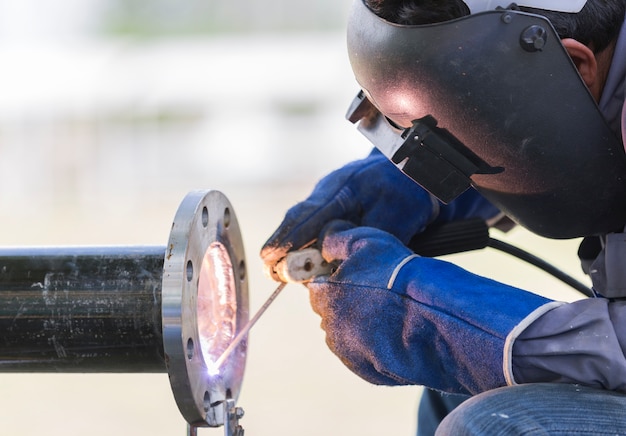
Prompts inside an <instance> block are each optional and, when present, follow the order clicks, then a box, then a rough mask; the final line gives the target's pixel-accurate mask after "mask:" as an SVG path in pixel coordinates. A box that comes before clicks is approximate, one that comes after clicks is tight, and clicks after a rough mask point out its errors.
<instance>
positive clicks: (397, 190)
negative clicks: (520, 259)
mask: <svg viewBox="0 0 626 436" xmlns="http://www.w3.org/2000/svg"><path fill="white" fill-rule="evenodd" d="M440 212H441V213H442V219H443V221H451V220H455V219H462V218H469V217H477V216H482V217H484V218H485V219H487V218H490V217H492V216H494V215H496V214H497V213H498V210H497V209H496V208H495V207H494V206H492V205H491V204H490V203H489V202H487V200H485V199H484V198H483V197H482V196H480V194H478V193H477V192H476V191H474V190H473V189H470V190H468V191H467V192H466V193H464V194H463V195H462V196H461V197H459V198H458V199H456V200H455V201H454V202H452V203H451V204H450V205H447V206H444V205H441V204H440V203H439V202H438V201H437V200H436V199H435V198H434V197H432V196H431V195H430V194H429V193H428V192H426V191H425V190H424V189H423V188H422V187H421V186H419V185H418V184H417V183H415V182H414V181H413V180H411V179H410V178H409V177H407V176H406V175H405V174H404V173H402V172H401V171H400V170H399V169H398V168H397V167H396V166H395V165H394V164H393V163H392V162H391V161H389V159H387V157H385V156H384V155H383V154H382V153H380V152H379V151H378V150H377V149H374V150H373V151H372V152H371V153H370V155H369V156H368V157H366V158H365V159H362V160H358V161H355V162H352V163H349V164H348V165H346V166H344V167H342V168H340V169H338V170H336V171H334V172H332V173H330V174H329V175H327V176H326V177H324V178H323V179H322V180H320V182H319V183H318V184H317V185H316V186H315V188H314V190H313V192H312V193H311V195H310V196H309V197H308V198H307V199H306V200H304V201H302V202H300V203H298V204H296V205H295V206H293V207H292V208H291V209H289V210H288V211H287V214H286V215H285V218H284V219H283V222H282V223H281V224H280V226H279V227H278V229H277V230H276V231H275V232H274V234H273V235H272V236H270V238H269V239H268V240H267V242H266V243H265V245H264V246H263V248H262V249H261V258H262V259H263V261H264V263H265V265H266V266H267V267H269V268H270V270H271V267H273V266H274V265H275V264H276V263H277V262H278V261H279V260H281V259H282V258H283V257H285V255H286V254H287V252H288V251H291V250H297V249H300V248H302V247H304V246H307V245H309V244H310V243H311V242H313V241H314V240H315V239H316V238H317V236H318V234H319V232H320V231H321V230H322V228H323V227H324V226H325V225H326V224H328V223H329V222H330V221H332V220H335V219H342V220H347V221H350V222H352V223H353V224H355V225H359V226H369V227H375V228H378V229H381V230H384V231H386V232H389V233H391V234H393V235H394V236H396V237H397V238H399V239H400V240H401V241H402V242H403V243H405V244H406V243H408V242H409V240H410V239H411V237H412V236H414V235H416V234H417V233H419V232H421V231H423V230H424V228H425V227H426V226H427V225H428V224H430V223H431V222H433V221H434V220H435V219H436V218H437V217H438V216H439V214H440ZM440 221H441V219H440Z"/></svg>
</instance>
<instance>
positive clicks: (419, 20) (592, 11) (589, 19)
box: [365, 0, 626, 53]
mask: <svg viewBox="0 0 626 436" xmlns="http://www.w3.org/2000/svg"><path fill="white" fill-rule="evenodd" d="M365 3H366V4H367V6H368V7H369V8H370V9H371V10H372V11H373V12H374V13H375V14H376V15H378V16H380V17H382V18H384V19H386V20H387V21H391V22H393V23H398V24H429V23H438V22H442V21H447V20H452V19H454V18H459V17H462V16H464V15H468V14H469V8H468V7H467V5H466V4H465V3H464V2H463V1H461V0H365ZM508 4H509V3H508V2H507V1H503V5H504V6H506V5H508ZM519 9H520V10H522V11H524V12H530V13H533V14H537V15H543V16H544V17H546V18H547V19H548V20H550V22H551V23H552V25H553V26H554V28H555V29H556V31H557V33H558V34H559V36H560V37H561V38H574V39H575V40H577V41H579V42H582V43H583V44H585V45H588V46H590V47H591V48H592V49H593V51H594V52H595V53H599V52H601V51H602V50H604V49H605V48H607V47H608V46H609V45H610V44H611V43H612V42H613V41H615V40H616V39H617V36H618V34H619V31H620V29H621V27H622V23H623V21H624V14H626V1H624V0H588V1H587V3H586V4H585V7H584V8H583V9H582V10H581V11H580V12H579V13H577V14H571V13H565V12H554V11H546V10H543V9H532V8H519Z"/></svg>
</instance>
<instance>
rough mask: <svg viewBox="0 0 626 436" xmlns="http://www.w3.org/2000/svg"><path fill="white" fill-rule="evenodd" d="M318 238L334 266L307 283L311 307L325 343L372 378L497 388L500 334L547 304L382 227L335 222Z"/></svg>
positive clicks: (501, 372)
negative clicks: (415, 249)
mask: <svg viewBox="0 0 626 436" xmlns="http://www.w3.org/2000/svg"><path fill="white" fill-rule="evenodd" d="M320 240H322V255H323V256H324V258H325V259H326V260H327V261H329V262H334V263H335V264H336V265H338V266H337V269H336V270H335V272H334V273H333V274H332V275H330V276H326V277H317V278H315V279H314V280H313V281H312V282H310V283H309V284H308V285H307V286H308V288H309V290H310V295H311V304H312V306H313V309H314V310H315V311H316V312H317V313H318V314H319V315H320V316H321V317H322V323H321V326H322V328H323V329H324V330H325V331H326V342H327V344H328V346H329V347H330V349H331V350H332V351H333V352H334V353H335V354H337V356H338V357H339V358H340V359H341V360H342V361H343V363H344V364H345V365H346V366H347V367H348V368H350V369H351V370H352V371H353V372H355V373H356V374H357V375H359V376H361V377H362V378H364V379H365V380H367V381H369V382H371V383H375V384H384V385H407V384H416V385H424V386H427V387H430V388H433V389H437V390H440V391H446V392H454V393H462V394H476V393H478V392H482V391H485V390H488V389H492V388H495V387H498V386H504V385H506V384H507V383H506V381H505V372H506V371H505V369H503V368H504V367H505V366H508V365H504V362H503V360H504V356H505V354H507V355H509V354H510V351H507V353H505V348H506V347H505V342H506V339H507V335H509V333H510V332H511V331H512V330H513V329H514V328H515V327H516V326H517V325H518V324H519V323H520V322H521V321H522V320H524V318H526V317H527V316H528V315H529V314H531V313H533V317H535V316H536V315H537V314H538V313H543V311H547V310H550V309H551V308H552V306H553V305H552V304H550V300H547V299H546V298H543V297H540V296H538V295H535V294H531V293H529V292H526V291H523V290H520V289H516V288H513V287H510V286H507V285H504V284H501V283H498V282H495V281H492V280H489V279H486V278H483V277H479V276H477V275H474V274H471V273H469V272H467V271H465V270H463V269H461V268H459V267H457V266H455V265H453V264H451V263H448V262H444V261H440V260H436V259H431V258H423V257H419V256H417V255H415V254H413V253H412V252H411V251H410V250H409V249H408V248H406V247H405V246H404V245H403V244H402V242H401V241H400V240H398V239H397V238H395V237H394V236H392V235H390V234H389V233H386V232H383V231H381V230H377V229H373V228H369V227H356V228H351V224H349V223H346V222H341V221H336V222H333V223H330V224H329V225H328V226H327V227H326V229H325V230H324V231H323V234H322V235H320ZM554 304H558V303H554ZM507 347H509V345H507Z"/></svg>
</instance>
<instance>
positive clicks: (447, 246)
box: [408, 218, 594, 297]
mask: <svg viewBox="0 0 626 436" xmlns="http://www.w3.org/2000/svg"><path fill="white" fill-rule="evenodd" d="M408 246H409V248H411V249H412V250H413V251H415V252H416V253H417V254H419V255H421V256H425V257H439V256H444V255H447V254H453V253H462V252H465V251H473V250H478V249H482V248H486V247H491V248H493V249H495V250H499V251H502V252H504V253H507V254H509V255H511V256H515V257H517V258H518V259H520V260H522V261H524V262H528V263H530V264H531V265H534V266H536V267H537V268H539V269H541V270H543V271H544V272H546V273H548V274H550V275H552V276H553V277H555V278H557V279H559V280H561V281H562V282H564V283H566V284H567V285H569V286H571V287H572V288H574V289H576V290H577V291H578V292H580V293H582V294H583V295H585V296H587V297H593V296H594V294H593V291H592V290H591V289H590V288H589V287H587V286H585V285H584V284H583V283H581V282H579V281H578V280H576V279H575V278H573V277H571V276H570V275H568V274H566V273H565V272H563V271H561V270H560V269H558V268H556V267H555V266H554V265H551V264H549V263H548V262H546V261H545V260H543V259H541V258H539V257H537V256H535V255H534V254H531V253H529V252H527V251H525V250H523V249H521V248H519V247H516V246H514V245H511V244H509V243H506V242H503V241H500V240H498V239H494V238H492V237H490V235H489V226H488V225H487V223H485V221H484V220H482V219H480V218H475V219H468V220H462V221H453V222H449V223H445V224H441V225H437V226H434V227H432V228H430V229H427V230H426V231H425V232H423V233H420V234H418V235H415V236H414V237H413V238H412V239H411V241H410V242H409V244H408Z"/></svg>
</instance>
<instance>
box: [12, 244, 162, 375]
mask: <svg viewBox="0 0 626 436" xmlns="http://www.w3.org/2000/svg"><path fill="white" fill-rule="evenodd" d="M164 256H165V247H153V246H139V247H131V246H122V247H60V248H59V247H50V248H0V372H113V373H119V372H166V371H167V368H166V365H165V359H164V352H163V336H162V320H161V292H162V278H163V263H164Z"/></svg>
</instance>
